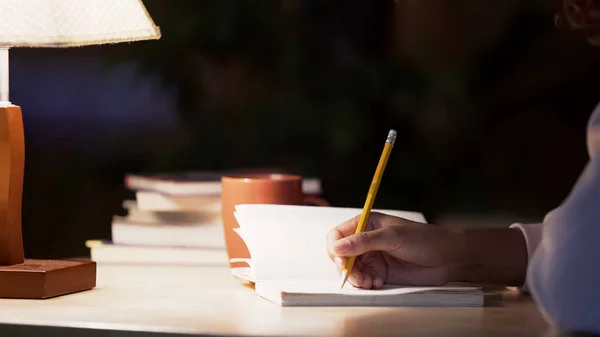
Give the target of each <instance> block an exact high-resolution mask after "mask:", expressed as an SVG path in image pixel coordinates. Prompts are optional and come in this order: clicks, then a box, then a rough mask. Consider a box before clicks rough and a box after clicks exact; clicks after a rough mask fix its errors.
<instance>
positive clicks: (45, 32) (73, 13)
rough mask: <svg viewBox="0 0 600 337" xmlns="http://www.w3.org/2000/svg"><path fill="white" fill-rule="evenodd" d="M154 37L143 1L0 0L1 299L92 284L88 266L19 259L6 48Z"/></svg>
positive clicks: (15, 147)
mask: <svg viewBox="0 0 600 337" xmlns="http://www.w3.org/2000/svg"><path fill="white" fill-rule="evenodd" d="M159 38H160V30H159V29H158V27H157V26H156V25H155V24H154V22H153V21H152V18H151V17H150V15H149V14H148V12H147V11H146V8H145V7H144V5H143V3H142V1H141V0H0V297H2V298H33V299H43V298H50V297H55V296H60V295H65V294H70V293H74V292H79V291H84V290H89V289H92V288H94V287H95V286H96V263H95V262H93V261H83V260H82V261H79V260H31V259H25V258H24V251H23V236H22V231H21V198H22V190H23V175H24V167H25V140H24V133H23V119H22V115H21V108H20V107H19V106H17V105H15V104H12V103H11V102H10V100H9V90H8V89H9V88H8V84H9V81H8V73H9V67H8V50H9V48H12V47H51V48H57V47H79V46H88V45H98V44H108V43H119V42H131V41H138V40H150V39H159ZM93 80H94V79H92V78H91V79H90V81H93Z"/></svg>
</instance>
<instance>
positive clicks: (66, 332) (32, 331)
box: [0, 324, 213, 337]
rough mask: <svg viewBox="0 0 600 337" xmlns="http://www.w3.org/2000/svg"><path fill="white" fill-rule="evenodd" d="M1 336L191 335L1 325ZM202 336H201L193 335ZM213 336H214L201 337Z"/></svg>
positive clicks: (162, 336)
mask: <svg viewBox="0 0 600 337" xmlns="http://www.w3.org/2000/svg"><path fill="white" fill-rule="evenodd" d="M0 336H11V337H30V336H31V337H39V336H61V337H182V336H190V335H189V334H177V333H163V332H139V331H115V330H97V329H82V328H63V327H48V326H32V325H5V324H0ZM193 336H200V335H193ZM201 336H213V335H201Z"/></svg>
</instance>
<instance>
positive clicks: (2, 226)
mask: <svg viewBox="0 0 600 337" xmlns="http://www.w3.org/2000/svg"><path fill="white" fill-rule="evenodd" d="M24 169H25V139H24V132H23V118H22V115H21V108H20V107H19V106H16V105H8V106H1V107H0V297H1V298H31V299H44V298H50V297H55V296H60V295H65V294H70V293H74V292H79V291H83V290H89V289H92V288H94V287H95V286H96V262H93V261H76V260H28V259H25V258H24V254H23V252H24V251H23V235H22V232H21V198H22V194H23V174H24Z"/></svg>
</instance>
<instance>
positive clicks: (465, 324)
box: [0, 265, 547, 336]
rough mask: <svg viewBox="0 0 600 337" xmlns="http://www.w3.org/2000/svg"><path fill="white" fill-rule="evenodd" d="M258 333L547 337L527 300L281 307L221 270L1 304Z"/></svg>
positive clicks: (46, 319)
mask: <svg viewBox="0 0 600 337" xmlns="http://www.w3.org/2000/svg"><path fill="white" fill-rule="evenodd" d="M3 323H6V324H21V325H43V326H55V327H78V328H91V329H107V330H125V331H145V332H165V333H186V334H187V333H192V334H199V335H253V336H256V335H262V336H281V335H288V336H290V335H294V336H367V335H368V336H385V335H388V334H389V335H392V334H393V335H398V336H402V335H411V336H413V335H419V336H430V335H431V336H442V335H443V336H480V335H481V336H546V334H547V331H546V330H547V325H546V323H545V322H544V320H543V318H542V316H541V315H540V314H539V312H538V310H537V308H536V306H535V304H534V303H533V302H532V301H531V300H530V299H529V298H521V299H518V298H509V299H507V301H506V302H505V304H504V305H503V306H502V307H487V308H280V307H278V306H276V305H273V304H271V303H270V302H267V301H265V300H263V299H262V298H260V297H258V296H256V295H255V294H254V292H253V290H252V289H251V288H249V287H247V286H244V285H242V284H241V283H240V282H238V281H237V280H236V279H234V278H232V277H231V276H230V274H229V271H228V269H227V268H226V267H225V266H222V265H216V266H203V267H174V266H161V267H156V266H154V267H152V266H115V265H99V266H98V287H97V288H96V289H94V290H92V291H87V292H82V293H78V294H72V295H68V296H63V297H58V298H54V299H49V300H6V299H4V300H0V324H3Z"/></svg>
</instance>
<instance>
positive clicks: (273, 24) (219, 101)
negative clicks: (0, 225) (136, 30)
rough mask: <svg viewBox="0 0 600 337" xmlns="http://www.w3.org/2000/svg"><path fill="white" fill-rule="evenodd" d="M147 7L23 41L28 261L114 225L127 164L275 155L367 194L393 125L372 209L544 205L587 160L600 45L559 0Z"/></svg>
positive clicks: (181, 0) (429, 211) (524, 211)
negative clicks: (101, 29) (134, 17)
mask: <svg viewBox="0 0 600 337" xmlns="http://www.w3.org/2000/svg"><path fill="white" fill-rule="evenodd" d="M144 3H145V4H146V6H147V7H148V10H149V12H150V14H151V15H152V17H153V18H154V20H155V21H156V23H157V25H159V26H160V28H161V31H162V34H163V37H162V39H161V40H159V41H147V42H136V43H131V44H119V45H114V46H97V47H86V48H73V49H13V50H11V90H12V94H11V101H12V102H14V103H15V104H18V105H20V106H21V107H22V108H23V115H24V123H25V137H26V149H27V158H26V172H25V190H24V204H23V228H24V236H25V249H26V254H27V256H28V257H36V258H48V257H50V258H51V257H68V256H82V255H87V254H88V250H87V249H86V248H85V246H84V242H85V240H87V239H109V238H110V222H111V217H112V215H113V214H115V213H120V212H122V211H121V202H122V201H123V200H124V199H125V198H126V197H129V196H130V195H129V194H128V192H127V191H126V190H125V188H124V186H123V176H124V174H126V173H136V172H165V171H181V170H209V171H214V170H222V169H237V168H253V167H257V168H258V167H278V168H281V169H284V170H287V171H290V172H293V173H298V174H302V175H305V176H316V177H319V178H321V179H322V181H323V187H324V190H325V197H326V198H327V199H328V200H329V201H330V202H331V203H332V204H333V205H335V206H352V207H362V204H363V202H364V198H365V195H366V192H367V189H368V186H369V183H370V180H371V179H372V175H373V172H374V169H375V166H376V164H377V160H378V158H379V156H380V154H381V149H382V146H383V142H384V140H385V137H386V135H387V132H388V130H389V129H391V128H394V129H396V130H398V132H399V135H398V140H397V142H396V147H395V149H394V151H393V154H392V157H391V159H390V161H389V164H388V167H387V170H386V173H385V177H384V179H383V183H382V186H381V188H380V192H379V194H378V198H377V201H376V205H375V207H376V208H394V209H405V210H415V211H421V212H424V213H425V215H426V217H427V218H428V219H429V221H431V222H434V223H442V222H444V219H449V218H450V217H451V216H452V215H456V214H458V215H461V216H464V215H467V216H471V217H474V218H483V219H484V220H485V219H488V220H490V219H491V220H493V219H497V218H498V217H502V219H510V220H511V221H512V220H523V221H538V220H540V219H541V218H542V217H543V215H544V214H545V213H546V212H547V211H549V210H550V209H552V208H553V207H556V206H557V205H558V204H559V203H560V202H561V201H562V200H563V198H564V197H565V196H566V194H567V193H568V192H569V189H570V188H571V186H572V184H573V183H574V181H575V179H576V178H577V176H578V175H579V173H580V171H581V170H582V168H583V166H584V165H585V162H586V160H587V153H586V147H585V126H586V122H587V119H588V117H589V115H590V113H591V112H592V110H593V108H594V107H595V105H596V104H597V102H598V101H599V100H600V93H599V92H598V85H597V83H598V78H599V76H600V68H599V66H600V55H599V54H598V50H597V49H595V48H593V47H592V46H590V45H589V44H588V42H587V41H586V40H585V38H584V37H583V36H581V35H580V34H578V33H576V32H571V31H569V30H567V29H564V28H557V27H556V26H555V23H554V16H555V14H557V13H559V12H560V8H559V3H558V2H557V1H550V0H545V1H543V0H538V1H533V0H531V1H526V0H504V1H491V0H462V1H459V0H452V1H450V0H430V1H409V0H398V1H383V0H381V1H367V0H346V1H319V0H273V1H267V0H260V1H241V0H205V1H193V0H176V1H173V0H166V1H160V0H152V1H150V0H147V1H144ZM509 224H510V222H509V221H508V220H506V224H505V225H506V226H508V225H509Z"/></svg>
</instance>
